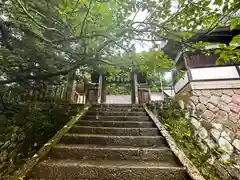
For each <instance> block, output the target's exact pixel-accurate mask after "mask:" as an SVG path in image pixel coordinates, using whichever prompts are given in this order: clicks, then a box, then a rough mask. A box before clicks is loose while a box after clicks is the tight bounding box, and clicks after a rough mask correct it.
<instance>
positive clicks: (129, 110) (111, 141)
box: [26, 105, 189, 180]
mask: <svg viewBox="0 0 240 180" xmlns="http://www.w3.org/2000/svg"><path fill="white" fill-rule="evenodd" d="M26 179H33V180H37V179H39V180H40V179H42V180H43V179H46V180H48V179H59V180H185V179H189V178H188V175H187V173H186V171H185V170H184V168H183V167H182V165H181V164H180V162H179V161H178V160H177V158H176V157H175V156H174V154H173V153H172V151H171V149H170V148H169V147H168V145H167V144H166V142H165V140H164V138H163V137H162V136H161V134H160V132H159V130H158V129H157V128H156V126H155V124H154V123H153V121H152V120H151V119H150V117H149V116H148V115H147V113H146V111H145V110H144V108H143V107H142V106H141V105H93V106H92V107H91V108H90V109H89V110H88V111H87V112H86V114H85V115H84V116H83V117H82V118H81V119H80V120H78V121H77V122H76V123H75V125H74V126H73V127H72V128H71V129H70V130H69V131H68V132H67V133H66V134H65V135H64V136H63V137H62V139H61V140H60V142H59V143H58V144H57V145H56V146H54V147H53V148H52V149H51V151H50V152H49V153H48V155H47V157H45V158H44V159H43V160H41V161H40V162H39V163H38V164H37V165H36V166H35V167H34V168H33V169H32V171H31V172H30V173H29V174H28V175H27V178H26Z"/></svg>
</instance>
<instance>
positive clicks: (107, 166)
mask: <svg viewBox="0 0 240 180" xmlns="http://www.w3.org/2000/svg"><path fill="white" fill-rule="evenodd" d="M27 179H49V180H50V179H58V180H70V179H71V180H80V179H82V180H186V179H188V178H187V175H186V173H185V170H184V168H182V167H179V166H172V164H169V163H163V162H139V161H107V160H103V161H76V160H51V159H49V160H45V161H42V162H41V163H39V164H38V165H37V166H36V167H35V168H34V170H33V172H32V173H31V174H30V175H29V176H28V177H27Z"/></svg>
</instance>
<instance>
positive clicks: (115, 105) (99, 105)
mask: <svg viewBox="0 0 240 180" xmlns="http://www.w3.org/2000/svg"><path fill="white" fill-rule="evenodd" d="M92 107H94V108H95V107H96V108H105V107H107V108H109V107H111V108H119V107H120V108H122V107H124V108H129V107H130V108H143V105H141V104H93V105H92Z"/></svg>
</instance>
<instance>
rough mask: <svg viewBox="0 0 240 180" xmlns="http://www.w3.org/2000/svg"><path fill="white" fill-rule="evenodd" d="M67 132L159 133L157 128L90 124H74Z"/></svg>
mask: <svg viewBox="0 0 240 180" xmlns="http://www.w3.org/2000/svg"><path fill="white" fill-rule="evenodd" d="M69 133H82V134H101V135H117V136H158V135H160V133H159V130H158V129H157V128H114V127H91V126H74V127H72V128H71V129H70V130H69Z"/></svg>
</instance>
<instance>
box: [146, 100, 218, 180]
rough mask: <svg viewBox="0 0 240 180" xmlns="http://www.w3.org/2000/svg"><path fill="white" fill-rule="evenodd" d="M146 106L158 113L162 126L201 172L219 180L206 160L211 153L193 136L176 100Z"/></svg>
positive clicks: (209, 178)
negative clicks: (205, 150) (206, 151)
mask: <svg viewBox="0 0 240 180" xmlns="http://www.w3.org/2000/svg"><path fill="white" fill-rule="evenodd" d="M148 107H149V108H150V109H151V110H152V111H155V112H156V113H157V114H158V117H159V119H160V120H161V122H162V123H163V125H164V127H165V128H166V129H167V130H168V131H169V133H170V134H171V136H172V137H173V138H174V140H175V141H176V143H177V144H178V146H179V147H180V148H181V149H182V150H183V151H184V153H185V154H186V156H187V157H188V158H189V159H190V160H191V161H192V162H193V163H194V165H195V166H196V167H197V168H198V170H199V171H200V172H201V174H202V175H203V176H204V177H205V178H206V179H208V180H219V179H220V177H218V175H217V174H216V171H215V169H214V167H213V166H212V165H210V164H209V163H208V162H207V160H208V159H209V158H210V157H211V153H210V152H208V153H205V152H204V149H202V146H201V145H200V143H199V142H198V141H197V139H196V137H195V136H194V132H193V129H192V126H191V123H190V121H188V120H187V119H186V118H185V111H184V110H182V109H181V108H180V106H179V103H178V101H177V100H176V99H168V100H165V101H163V102H153V103H150V104H148ZM216 152H220V149H218V150H217V149H216Z"/></svg>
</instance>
